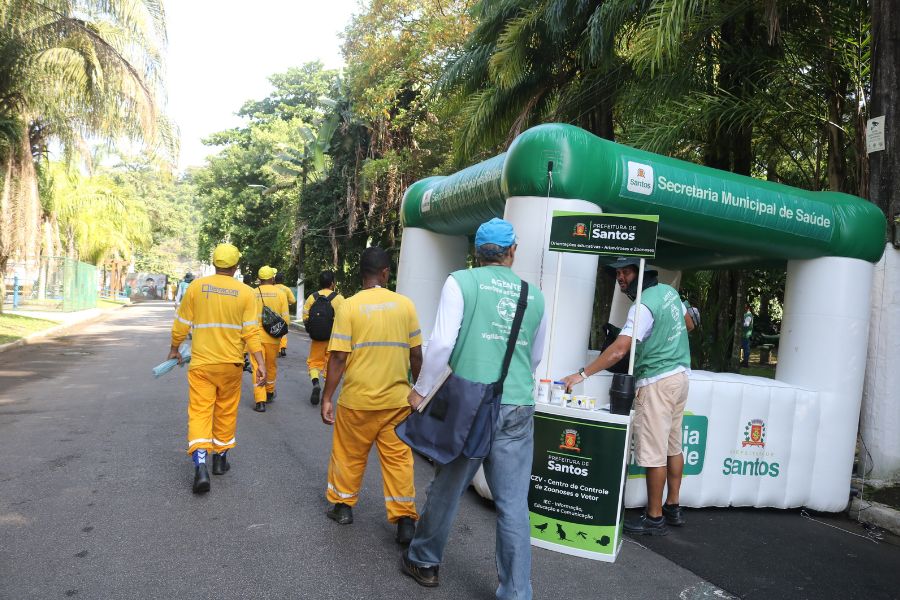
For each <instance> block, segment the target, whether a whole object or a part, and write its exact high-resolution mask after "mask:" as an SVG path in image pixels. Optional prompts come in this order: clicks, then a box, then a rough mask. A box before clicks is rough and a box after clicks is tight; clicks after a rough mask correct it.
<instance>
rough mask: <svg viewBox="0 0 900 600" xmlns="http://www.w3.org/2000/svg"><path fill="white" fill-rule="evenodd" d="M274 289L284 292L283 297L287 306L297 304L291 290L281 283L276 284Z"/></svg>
mask: <svg viewBox="0 0 900 600" xmlns="http://www.w3.org/2000/svg"><path fill="white" fill-rule="evenodd" d="M275 287H277V288H278V289H279V290H281V291H282V292H284V295H285V296H286V297H287V301H288V304H297V296H295V295H294V292H293V290H291V288H289V287H288V286H286V285H284V284H283V283H276V284H275Z"/></svg>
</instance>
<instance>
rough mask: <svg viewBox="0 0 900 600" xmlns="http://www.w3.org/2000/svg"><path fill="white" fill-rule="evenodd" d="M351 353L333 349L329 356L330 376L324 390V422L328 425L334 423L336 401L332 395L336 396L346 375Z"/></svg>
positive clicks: (326, 380)
mask: <svg viewBox="0 0 900 600" xmlns="http://www.w3.org/2000/svg"><path fill="white" fill-rule="evenodd" d="M349 354H350V353H349V352H340V351H338V350H332V351H331V354H330V355H329V357H328V371H327V373H328V377H327V378H326V379H325V390H324V391H323V392H322V422H323V423H325V424H326V425H334V402H333V401H332V400H331V397H332V396H334V392H335V390H337V386H338V383H340V381H341V378H342V377H343V376H344V370H345V369H346V368H347V356H348V355H349Z"/></svg>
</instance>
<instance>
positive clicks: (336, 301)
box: [303, 288, 344, 323]
mask: <svg viewBox="0 0 900 600" xmlns="http://www.w3.org/2000/svg"><path fill="white" fill-rule="evenodd" d="M332 292H334V290H329V289H328V288H322V289H321V290H319V295H320V296H325V297H326V298H327V297H328V296H330V295H331V293H332ZM314 296H315V295H314V294H310V295H309V297H308V298H307V299H306V302H304V303H303V322H304V323H306V320H307V319H308V318H309V309H310V308H312V305H313V302H315V297H314ZM343 301H344V297H343V296H341V295H340V294H338V295H336V296H335V297H334V298H333V299H332V300H331V308H333V309H334V314H335V315H337V309H338V306H340V305H341V303H342V302H343Z"/></svg>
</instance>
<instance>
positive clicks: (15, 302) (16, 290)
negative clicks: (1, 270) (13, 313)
mask: <svg viewBox="0 0 900 600" xmlns="http://www.w3.org/2000/svg"><path fill="white" fill-rule="evenodd" d="M17 308H19V276H18V275H14V276H13V310H15V309H17Z"/></svg>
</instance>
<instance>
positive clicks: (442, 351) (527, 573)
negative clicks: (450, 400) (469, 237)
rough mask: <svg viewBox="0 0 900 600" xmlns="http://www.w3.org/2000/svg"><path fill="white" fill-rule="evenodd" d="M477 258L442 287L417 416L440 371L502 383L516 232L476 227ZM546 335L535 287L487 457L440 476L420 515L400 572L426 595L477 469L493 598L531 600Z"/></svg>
mask: <svg viewBox="0 0 900 600" xmlns="http://www.w3.org/2000/svg"><path fill="white" fill-rule="evenodd" d="M475 254H476V257H477V258H478V261H479V263H480V265H481V266H479V267H478V268H475V269H469V270H462V271H456V272H455V273H452V274H451V275H450V277H448V278H447V281H446V282H445V283H444V288H443V291H442V292H441V300H440V304H439V306H438V312H437V317H436V319H435V325H434V332H433V333H432V337H431V341H430V343H429V346H428V352H427V354H426V355H425V360H424V362H423V364H422V370H421V371H420V373H419V378H418V380H417V381H416V386H415V387H414V388H413V389H412V390H411V391H410V394H409V403H410V405H411V406H412V407H413V408H416V407H417V406H418V405H419V403H420V402H421V401H422V399H423V398H424V397H425V396H427V395H428V394H429V393H430V392H431V391H432V388H434V387H435V383H436V381H437V380H438V378H439V377H440V375H441V373H442V372H443V371H444V369H445V368H446V367H447V365H449V366H450V367H451V368H452V369H453V372H454V373H455V374H456V375H458V376H460V377H463V378H465V379H468V380H471V381H477V382H480V383H493V382H495V381H497V380H498V379H499V378H500V370H501V364H502V362H503V356H504V354H505V352H506V346H507V343H508V339H509V335H510V330H511V325H512V321H513V318H514V317H515V312H516V310H517V308H516V303H517V301H518V298H519V294H520V292H521V289H522V280H521V279H520V278H519V277H518V276H517V275H516V274H515V273H513V271H512V269H511V268H510V267H511V266H512V264H513V260H514V258H515V254H516V235H515V232H514V231H513V227H512V224H510V223H509V222H507V221H504V220H502V219H491V220H490V221H488V222H487V223H484V224H482V225H481V227H479V228H478V232H477V233H476V235H475ZM546 329H547V323H546V318H545V314H544V296H543V294H541V291H540V290H539V289H538V288H537V286H532V287H529V289H528V303H527V305H526V309H525V315H524V319H523V321H522V326H521V329H520V330H519V334H518V338H517V343H516V346H515V351H514V352H513V358H512V362H511V363H510V367H509V372H508V374H507V377H506V380H505V382H504V385H503V395H502V398H501V409H500V418H499V421H498V427H497V430H496V433H495V437H494V443H493V445H492V446H491V451H490V454H489V455H488V456H487V457H486V458H484V459H483V460H479V459H474V460H473V459H469V458H466V457H464V456H463V457H460V458H458V459H456V460H455V461H453V462H451V463H449V464H447V465H442V466H437V467H436V469H435V474H434V480H433V481H432V482H431V487H430V488H429V490H428V499H427V500H426V502H425V509H424V515H423V516H422V517H421V518H420V520H419V523H418V525H417V527H416V534H415V536H414V537H413V540H412V542H411V543H410V545H409V550H408V551H407V552H405V553H404V554H403V556H402V559H401V569H402V571H403V573H405V574H406V575H409V576H410V577H412V578H413V579H415V580H416V582H417V583H419V584H420V585H423V586H425V587H435V586H437V585H438V567H439V565H440V563H441V560H442V559H443V554H444V547H445V546H446V544H447V538H448V537H449V535H450V529H451V527H452V525H453V520H454V518H455V517H456V511H457V509H458V507H459V499H460V496H461V495H462V493H463V492H464V491H465V490H466V488H467V487H468V486H469V482H470V481H471V480H472V476H473V475H475V472H476V471H477V470H478V467H479V466H481V465H482V464H483V465H484V472H485V476H486V478H487V481H488V485H489V486H490V488H491V492H492V494H493V497H494V502H495V504H496V507H497V574H498V576H499V578H500V585H499V587H498V588H497V598H504V599H506V598H510V599H511V598H516V599H530V598H531V539H530V529H529V522H528V484H529V480H530V477H531V457H532V454H533V450H534V441H533V439H532V434H533V432H534V420H533V417H534V400H533V395H532V391H533V389H532V388H533V385H534V378H533V374H534V370H535V369H536V368H537V366H538V363H540V361H541V353H542V350H543V347H544V334H545V331H546Z"/></svg>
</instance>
